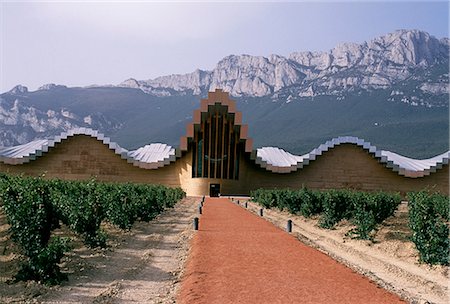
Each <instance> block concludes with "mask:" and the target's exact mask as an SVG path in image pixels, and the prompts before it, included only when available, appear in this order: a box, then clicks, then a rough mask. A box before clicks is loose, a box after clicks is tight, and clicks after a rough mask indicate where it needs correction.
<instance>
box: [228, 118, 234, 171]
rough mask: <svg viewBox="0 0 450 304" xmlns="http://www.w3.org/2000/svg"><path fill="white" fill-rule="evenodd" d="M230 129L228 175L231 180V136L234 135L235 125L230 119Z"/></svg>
mask: <svg viewBox="0 0 450 304" xmlns="http://www.w3.org/2000/svg"><path fill="white" fill-rule="evenodd" d="M228 124H229V127H228V162H227V175H228V178H230V162H231V134H232V133H233V123H232V120H231V119H230V120H229V121H228Z"/></svg>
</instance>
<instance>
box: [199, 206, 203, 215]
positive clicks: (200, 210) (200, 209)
mask: <svg viewBox="0 0 450 304" xmlns="http://www.w3.org/2000/svg"><path fill="white" fill-rule="evenodd" d="M198 214H202V206H198Z"/></svg>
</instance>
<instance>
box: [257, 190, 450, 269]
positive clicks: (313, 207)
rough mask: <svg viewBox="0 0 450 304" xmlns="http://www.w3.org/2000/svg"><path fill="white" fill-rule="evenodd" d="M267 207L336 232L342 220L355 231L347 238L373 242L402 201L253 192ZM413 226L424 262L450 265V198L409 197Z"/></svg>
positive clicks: (383, 196) (348, 194)
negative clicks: (314, 219)
mask: <svg viewBox="0 0 450 304" xmlns="http://www.w3.org/2000/svg"><path fill="white" fill-rule="evenodd" d="M252 200H253V201H255V202H257V203H258V204H260V205H261V206H263V207H264V208H268V209H270V208H278V209H280V210H286V211H288V212H289V213H291V214H296V215H301V216H303V217H305V218H309V217H312V216H318V217H319V226H320V227H322V228H326V229H332V228H334V227H335V225H336V224H337V223H338V222H340V221H341V220H348V221H350V222H351V223H352V224H353V226H354V228H352V229H351V230H349V231H348V232H347V236H350V237H352V238H357V239H369V240H372V239H373V236H374V234H375V232H376V231H377V227H378V226H379V225H380V224H381V223H382V222H383V221H384V220H386V219H387V218H388V217H390V216H392V215H393V214H394V212H395V210H396V209H397V207H398V205H399V204H400V202H401V197H400V195H399V194H391V193H384V192H378V193H366V192H359V191H351V190H328V191H313V190H310V189H307V188H303V189H300V190H287V189H276V190H264V189H259V190H256V191H253V192H252ZM408 201H409V204H408V205H409V209H408V210H409V211H408V212H409V227H410V228H411V230H412V232H413V234H412V237H411V240H412V241H413V242H414V244H415V246H416V248H417V250H418V252H419V259H420V261H421V262H425V263H428V264H440V265H449V238H448V235H449V198H448V197H446V196H443V195H440V194H433V193H429V192H426V191H421V192H417V193H409V194H408Z"/></svg>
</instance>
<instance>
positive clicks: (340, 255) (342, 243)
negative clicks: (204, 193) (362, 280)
mask: <svg viewBox="0 0 450 304" xmlns="http://www.w3.org/2000/svg"><path fill="white" fill-rule="evenodd" d="M240 205H241V206H243V200H241V204H240ZM248 209H249V210H250V211H251V212H253V213H258V212H259V209H260V206H258V205H257V204H255V203H252V202H248ZM264 218H266V219H267V220H269V221H270V222H272V223H273V224H274V225H276V226H278V227H280V228H282V229H285V227H286V224H287V220H288V219H291V220H292V221H293V231H292V232H293V235H294V236H296V237H297V238H298V239H300V240H301V241H302V242H304V243H306V244H308V245H309V246H311V247H314V248H317V249H318V250H320V251H322V252H324V253H326V254H327V255H329V256H331V257H332V258H334V259H335V260H337V261H339V262H341V263H343V264H345V265H347V266H349V267H350V268H352V269H353V270H355V271H357V272H359V273H361V274H363V275H365V276H367V277H369V278H370V279H371V280H373V281H375V282H376V283H377V284H378V285H380V286H382V287H384V288H385V289H387V290H390V291H392V292H395V293H396V294H398V295H400V296H401V297H402V298H403V299H405V300H407V301H408V302H410V303H450V298H449V282H450V281H449V277H448V275H449V267H446V266H428V265H426V264H420V263H419V262H418V252H417V250H416V249H415V247H414V244H413V243H412V242H411V241H410V240H409V237H410V236H411V230H410V229H409V228H408V224H407V223H408V207H407V203H406V202H404V203H402V204H401V205H400V206H399V208H398V210H397V211H396V212H395V214H394V216H392V217H390V218H388V219H387V220H386V221H385V222H384V223H383V225H382V226H381V227H380V229H379V230H378V231H377V232H376V234H375V236H374V241H373V242H372V241H362V240H355V239H351V238H350V237H347V236H346V235H345V234H346V233H347V232H348V231H349V230H350V229H352V228H353V226H352V225H351V224H350V223H348V222H345V221H343V222H341V223H339V224H338V225H337V227H336V229H333V230H327V229H322V228H319V227H318V218H317V217H316V218H313V219H305V218H303V217H301V216H294V215H291V214H289V213H288V212H285V211H279V210H267V209H265V210H264Z"/></svg>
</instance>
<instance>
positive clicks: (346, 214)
mask: <svg viewBox="0 0 450 304" xmlns="http://www.w3.org/2000/svg"><path fill="white" fill-rule="evenodd" d="M351 195H352V193H351V192H350V191H348V190H329V191H326V192H324V193H323V195H322V208H323V212H322V217H321V218H320V221H319V225H320V227H322V228H328V229H331V228H333V227H334V225H335V224H336V223H338V222H339V221H341V220H342V219H344V218H347V219H349V218H350V216H351V213H352V211H353V205H352V204H351Z"/></svg>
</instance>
